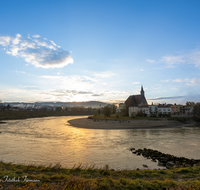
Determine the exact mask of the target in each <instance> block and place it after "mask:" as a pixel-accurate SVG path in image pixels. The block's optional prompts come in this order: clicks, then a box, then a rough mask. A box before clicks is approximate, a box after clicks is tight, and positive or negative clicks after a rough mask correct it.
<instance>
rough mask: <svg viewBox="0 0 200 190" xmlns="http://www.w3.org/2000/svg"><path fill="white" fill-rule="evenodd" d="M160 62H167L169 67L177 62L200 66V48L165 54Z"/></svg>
mask: <svg viewBox="0 0 200 190" xmlns="http://www.w3.org/2000/svg"><path fill="white" fill-rule="evenodd" d="M159 62H162V63H165V64H167V65H168V66H167V67H175V65H177V64H187V65H194V66H196V67H199V66H200V50H192V51H190V52H186V53H181V54H180V55H169V56H163V57H162V58H161V59H160V61H159Z"/></svg>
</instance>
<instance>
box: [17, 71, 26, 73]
mask: <svg viewBox="0 0 200 190" xmlns="http://www.w3.org/2000/svg"><path fill="white" fill-rule="evenodd" d="M15 72H16V73H26V72H25V71H15Z"/></svg>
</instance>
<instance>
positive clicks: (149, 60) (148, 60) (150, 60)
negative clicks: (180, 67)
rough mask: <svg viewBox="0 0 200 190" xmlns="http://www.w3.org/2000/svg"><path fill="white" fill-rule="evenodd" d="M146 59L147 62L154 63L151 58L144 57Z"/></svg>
mask: <svg viewBox="0 0 200 190" xmlns="http://www.w3.org/2000/svg"><path fill="white" fill-rule="evenodd" d="M146 61H147V62H149V63H155V62H156V61H155V60H153V59H146Z"/></svg>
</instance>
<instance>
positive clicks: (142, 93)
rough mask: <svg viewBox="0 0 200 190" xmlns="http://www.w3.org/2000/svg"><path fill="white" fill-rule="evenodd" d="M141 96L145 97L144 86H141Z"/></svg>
mask: <svg viewBox="0 0 200 190" xmlns="http://www.w3.org/2000/svg"><path fill="white" fill-rule="evenodd" d="M140 94H141V96H143V97H144V90H143V86H141V91H140Z"/></svg>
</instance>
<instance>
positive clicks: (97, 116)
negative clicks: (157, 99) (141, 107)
mask: <svg viewBox="0 0 200 190" xmlns="http://www.w3.org/2000/svg"><path fill="white" fill-rule="evenodd" d="M90 118H91V119H110V120H154V121H156V120H163V119H167V120H172V121H179V122H182V123H186V122H187V121H191V120H195V121H196V120H197V119H196V118H193V117H134V118H132V117H128V116H122V115H118V114H117V115H115V114H113V115H111V116H110V117H105V116H104V115H96V116H91V117H90Z"/></svg>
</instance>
